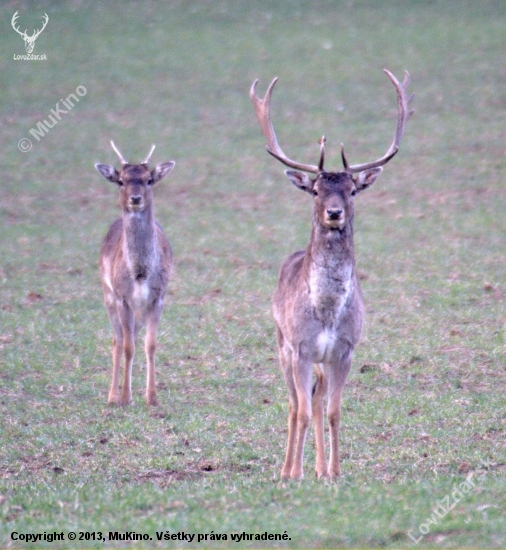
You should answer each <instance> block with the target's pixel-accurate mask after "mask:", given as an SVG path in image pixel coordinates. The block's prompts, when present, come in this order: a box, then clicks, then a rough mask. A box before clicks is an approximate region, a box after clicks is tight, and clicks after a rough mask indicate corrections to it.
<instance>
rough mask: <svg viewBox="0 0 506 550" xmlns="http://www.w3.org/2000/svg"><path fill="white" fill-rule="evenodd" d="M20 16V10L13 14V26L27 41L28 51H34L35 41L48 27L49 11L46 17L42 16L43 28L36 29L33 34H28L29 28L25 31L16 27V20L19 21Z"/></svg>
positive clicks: (26, 47) (26, 48)
mask: <svg viewBox="0 0 506 550" xmlns="http://www.w3.org/2000/svg"><path fill="white" fill-rule="evenodd" d="M18 17H19V15H18V12H17V11H16V13H15V14H14V15H13V16H12V19H11V25H12V28H13V29H14V30H15V31H16V32H17V33H18V34H20V35H21V38H22V39H23V40H24V41H25V50H26V53H32V52H33V48H34V47H35V41H36V40H37V38H38V37H39V34H40V33H41V32H42V31H43V30H44V29H45V28H46V25H47V22H48V21H49V17H48V15H47V13H45V14H44V17H43V18H42V28H41V29H40V30H37V29H34V31H33V34H32V35H31V36H28V34H26V32H27V30H28V29H25V32H21V31H20V30H19V29H18V28H17V27H16V21H17V19H18Z"/></svg>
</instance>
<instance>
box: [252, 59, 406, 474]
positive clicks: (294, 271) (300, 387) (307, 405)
mask: <svg viewBox="0 0 506 550" xmlns="http://www.w3.org/2000/svg"><path fill="white" fill-rule="evenodd" d="M384 72H385V73H386V75H387V76H388V78H389V79H390V80H391V82H392V83H393V85H394V86H395V89H396V91H397V105H398V115H397V128H396V131H395V136H394V139H393V141H392V144H391V145H390V147H389V149H388V150H387V152H386V153H385V155H383V156H382V157H381V158H379V159H378V160H375V161H373V162H367V163H365V164H354V165H351V164H349V163H348V160H347V158H346V155H345V153H344V145H342V144H341V158H342V162H343V167H344V169H343V170H341V171H336V172H328V171H326V170H324V161H325V143H326V138H325V136H323V137H322V138H321V139H320V140H319V143H320V159H319V162H318V164H317V165H310V164H304V163H300V162H296V161H293V160H291V159H290V158H288V157H287V156H286V155H285V153H284V152H283V150H282V149H281V147H280V146H279V144H278V141H277V138H276V134H275V133H274V128H273V126H272V122H271V117H270V102H271V97H272V91H273V89H274V85H275V84H276V82H277V80H278V79H277V78H274V80H273V81H272V82H271V84H270V86H269V87H268V89H267V91H266V93H265V96H264V97H263V98H262V99H260V98H259V97H258V96H257V93H256V86H257V84H258V79H257V80H255V81H254V82H253V85H252V86H251V89H250V98H251V100H252V103H253V107H254V110H255V114H256V117H257V119H258V123H259V125H260V129H261V131H262V133H263V135H264V136H265V138H266V140H267V147H266V148H267V152H268V153H269V154H271V155H272V156H273V157H274V158H276V159H278V160H279V161H281V162H282V163H283V164H284V165H286V166H288V167H289V168H293V169H294V170H286V171H285V175H286V176H287V177H288V179H289V180H290V181H291V182H292V183H293V184H294V185H295V186H296V187H297V188H298V189H301V190H302V191H305V192H306V193H309V194H310V195H311V196H312V197H313V214H312V229H311V237H310V240H309V244H308V245H307V247H306V249H305V250H301V251H298V252H295V253H293V254H291V255H290V256H289V257H288V258H287V259H286V260H285V262H284V263H283V264H282V266H281V269H280V272H279V279H278V286H277V289H276V291H275V294H274V297H273V304H272V311H273V316H274V321H275V325H276V338H277V345H278V354H279V363H280V367H281V370H282V372H283V375H284V379H285V382H286V385H287V387H288V393H289V403H288V440H287V446H286V454H285V460H284V464H283V467H282V470H281V479H282V480H290V479H292V480H300V479H302V478H303V475H304V471H303V457H304V445H305V441H306V436H307V432H308V429H309V426H310V423H311V418H312V416H313V422H314V437H315V446H316V465H315V473H316V476H317V478H328V479H330V480H335V479H337V478H338V477H339V476H340V475H341V468H340V461H339V424H340V420H341V398H342V394H343V389H344V386H345V382H346V377H347V375H348V373H349V371H350V368H351V363H352V358H353V353H354V350H355V347H356V346H357V344H358V342H359V339H360V334H361V331H362V324H363V319H364V301H363V298H362V292H361V289H360V281H359V277H358V274H357V268H356V263H355V251H354V242H353V221H354V202H355V197H356V196H357V195H358V194H359V193H361V192H362V191H364V190H365V189H367V188H369V187H371V185H373V183H374V182H375V181H376V180H377V178H378V176H379V175H380V174H381V172H382V170H383V166H384V165H386V164H387V163H388V162H389V161H390V160H391V159H392V158H393V157H394V156H395V155H396V154H397V152H398V150H399V144H400V142H401V139H402V137H403V136H404V132H405V128H406V123H407V121H408V119H409V117H410V116H411V115H412V114H413V112H414V111H413V110H410V109H409V104H410V103H411V101H412V100H413V98H414V94H412V95H411V96H409V97H408V95H407V89H408V86H409V82H410V76H409V73H408V72H407V71H405V74H404V80H403V82H402V83H400V82H399V81H398V80H397V79H396V78H395V77H394V75H393V74H392V73H390V72H389V71H387V70H386V69H385V70H384ZM308 173H309V174H314V175H315V176H316V177H315V178H314V179H311V177H310V176H309V175H308ZM312 365H314V372H315V379H316V382H315V383H314V385H312V368H311V367H312ZM325 400H327V410H326V413H327V414H326V416H327V421H328V426H329V440H330V457H329V462H328V463H327V460H326V455H325V433H324V406H325Z"/></svg>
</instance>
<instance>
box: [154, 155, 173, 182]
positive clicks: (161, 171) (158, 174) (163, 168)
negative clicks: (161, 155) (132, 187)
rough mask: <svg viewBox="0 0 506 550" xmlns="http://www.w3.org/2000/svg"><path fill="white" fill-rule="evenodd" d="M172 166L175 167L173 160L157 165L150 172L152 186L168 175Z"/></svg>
mask: <svg viewBox="0 0 506 550" xmlns="http://www.w3.org/2000/svg"><path fill="white" fill-rule="evenodd" d="M174 166H176V163H175V162H174V161H173V160H171V161H170V162H164V163H162V164H157V165H156V166H155V167H154V168H153V170H152V171H151V179H152V185H154V184H155V183H156V182H158V181H160V180H162V179H163V178H164V177H165V176H167V175H168V174H170V173H171V172H172V169H173V168H174Z"/></svg>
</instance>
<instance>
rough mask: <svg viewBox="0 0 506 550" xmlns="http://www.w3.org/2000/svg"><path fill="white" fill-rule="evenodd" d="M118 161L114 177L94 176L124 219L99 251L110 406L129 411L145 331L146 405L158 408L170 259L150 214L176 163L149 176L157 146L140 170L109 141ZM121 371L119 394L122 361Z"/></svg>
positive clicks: (109, 172) (109, 173)
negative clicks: (159, 336) (159, 338)
mask: <svg viewBox="0 0 506 550" xmlns="http://www.w3.org/2000/svg"><path fill="white" fill-rule="evenodd" d="M111 145H112V148H113V149H114V151H115V152H116V154H117V155H118V157H119V158H120V161H121V169H120V171H119V172H118V171H117V170H116V169H115V168H114V167H113V166H110V165H109V164H95V168H96V169H97V170H98V172H99V173H100V174H101V175H102V176H104V178H105V179H106V180H108V181H112V182H114V183H116V184H117V185H118V187H119V192H120V193H119V196H120V205H121V211H122V217H121V218H119V219H117V220H116V221H115V222H114V223H113V224H112V225H111V227H110V228H109V232H108V233H107V235H106V237H105V239H104V242H103V244H102V248H101V250H100V275H101V278H102V289H103V291H104V301H105V307H106V309H107V313H108V314H109V319H110V321H111V324H112V327H113V330H114V337H113V348H112V382H111V389H110V391H109V399H108V402H109V403H110V404H119V405H128V404H129V403H130V402H131V401H132V388H131V380H132V363H133V357H134V353H135V342H136V339H137V335H138V333H139V330H140V329H141V328H142V326H144V324H145V325H146V339H145V352H146V360H147V383H146V402H147V404H148V405H156V404H157V399H156V385H155V352H156V332H157V329H158V324H159V322H160V317H161V314H162V309H163V303H164V298H165V292H166V290H167V285H168V283H169V277H170V272H171V269H172V263H173V256H172V249H171V247H170V244H169V241H168V240H167V237H166V236H165V234H164V232H163V230H162V228H161V226H160V225H159V224H158V223H157V222H155V218H154V214H153V187H154V185H155V184H156V183H157V182H159V181H160V180H161V179H163V178H164V177H165V176H167V175H168V174H169V173H170V172H171V171H172V169H173V168H174V166H175V164H176V163H175V162H173V161H170V162H164V163H162V164H158V165H156V166H155V168H154V169H153V170H149V168H148V162H149V159H150V158H151V155H152V154H153V151H154V149H155V146H154V145H153V147H152V148H151V151H150V153H149V155H148V156H147V157H146V159H145V160H144V161H142V162H141V164H129V163H128V162H127V161H126V160H125V159H124V158H123V156H122V154H121V153H120V152H119V150H118V149H117V148H116V146H115V145H114V143H113V142H112V141H111ZM122 354H123V355H124V360H125V365H124V372H123V385H122V388H121V394H120V393H119V387H118V383H119V371H120V363H121V355H122Z"/></svg>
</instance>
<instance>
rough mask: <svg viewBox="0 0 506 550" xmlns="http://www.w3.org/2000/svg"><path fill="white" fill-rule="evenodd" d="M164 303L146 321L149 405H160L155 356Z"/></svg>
mask: <svg viewBox="0 0 506 550" xmlns="http://www.w3.org/2000/svg"><path fill="white" fill-rule="evenodd" d="M162 307H163V303H160V304H157V305H156V306H155V308H154V309H153V311H151V312H150V313H149V314H148V317H147V321H146V340H145V351H146V364H147V380H146V403H147V404H148V405H158V400H157V398H156V381H155V354H156V332H157V330H158V323H159V322H160V316H161V313H162Z"/></svg>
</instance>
